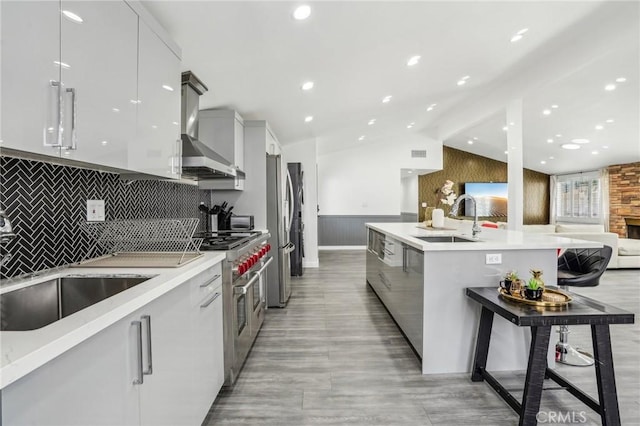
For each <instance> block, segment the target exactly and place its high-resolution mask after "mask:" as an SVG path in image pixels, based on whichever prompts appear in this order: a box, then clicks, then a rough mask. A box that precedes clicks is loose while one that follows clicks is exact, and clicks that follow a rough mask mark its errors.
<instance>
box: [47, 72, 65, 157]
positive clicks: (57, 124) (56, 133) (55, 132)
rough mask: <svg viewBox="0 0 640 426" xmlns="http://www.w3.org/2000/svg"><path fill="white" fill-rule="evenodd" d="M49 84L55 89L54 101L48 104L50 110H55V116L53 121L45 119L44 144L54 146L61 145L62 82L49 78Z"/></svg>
mask: <svg viewBox="0 0 640 426" xmlns="http://www.w3.org/2000/svg"><path fill="white" fill-rule="evenodd" d="M49 86H50V87H51V88H52V89H53V90H54V91H55V95H54V96H52V99H54V100H55V102H52V103H51V105H50V108H52V109H51V110H50V111H55V118H54V120H53V122H49V121H48V120H47V122H46V123H45V129H44V146H50V147H52V148H56V147H61V146H62V133H61V129H62V110H61V109H62V107H61V105H62V98H61V96H62V84H61V83H60V82H59V81H55V80H50V81H49ZM49 118H51V117H49ZM51 139H53V140H51Z"/></svg>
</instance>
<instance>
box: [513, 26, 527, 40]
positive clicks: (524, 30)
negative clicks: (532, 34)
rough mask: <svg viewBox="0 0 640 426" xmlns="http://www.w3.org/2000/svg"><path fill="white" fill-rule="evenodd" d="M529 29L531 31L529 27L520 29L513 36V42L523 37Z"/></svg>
mask: <svg viewBox="0 0 640 426" xmlns="http://www.w3.org/2000/svg"><path fill="white" fill-rule="evenodd" d="M527 31H529V28H523V29H521V30H520V31H518V32H517V33H516V34H515V35H514V36H513V37H511V43H515V42H516V41H518V40H520V39H522V36H523V35H524V33H526V32H527Z"/></svg>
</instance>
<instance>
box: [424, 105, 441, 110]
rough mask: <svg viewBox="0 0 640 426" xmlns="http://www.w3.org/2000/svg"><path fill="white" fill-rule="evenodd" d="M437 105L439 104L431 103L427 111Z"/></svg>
mask: <svg viewBox="0 0 640 426" xmlns="http://www.w3.org/2000/svg"><path fill="white" fill-rule="evenodd" d="M436 105H438V104H431V105H429V106H428V107H427V111H433V109H434V108H435V107H436Z"/></svg>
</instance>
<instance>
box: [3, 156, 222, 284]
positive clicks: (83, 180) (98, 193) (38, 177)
mask: <svg viewBox="0 0 640 426" xmlns="http://www.w3.org/2000/svg"><path fill="white" fill-rule="evenodd" d="M210 196H211V194H210V191H199V190H198V188H197V187H196V186H191V185H182V184H178V183H172V182H161V181H151V180H147V181H123V180H120V179H119V177H118V175H117V174H114V173H105V172H99V171H95V170H87V169H80V168H76V167H66V166H60V165H53V164H49V163H43V162H39V161H31V160H23V159H17V158H12V157H0V208H1V209H2V210H6V212H7V214H8V216H9V218H10V220H11V224H12V226H13V230H14V232H15V233H16V234H17V235H18V237H17V238H16V239H14V240H13V241H12V242H11V243H9V244H8V245H4V244H3V245H2V250H3V252H5V253H6V251H7V250H8V251H9V252H10V253H11V259H9V260H8V261H7V262H6V263H5V265H3V266H2V270H0V278H7V277H13V276H16V275H21V274H25V273H30V272H36V271H40V270H43V269H49V268H53V267H56V266H62V265H66V264H69V263H73V262H78V261H80V260H82V258H83V257H84V255H85V254H86V253H87V251H88V249H89V247H90V244H91V241H89V239H88V238H87V236H86V235H85V234H84V233H82V232H81V231H80V229H79V227H78V224H79V223H80V222H82V221H85V220H86V214H87V200H90V199H98V200H104V201H105V215H106V220H115V219H142V218H182V217H197V218H199V217H200V213H199V211H198V205H199V204H200V202H201V201H203V202H206V203H207V204H208V203H209V200H210Z"/></svg>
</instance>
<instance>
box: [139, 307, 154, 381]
mask: <svg viewBox="0 0 640 426" xmlns="http://www.w3.org/2000/svg"><path fill="white" fill-rule="evenodd" d="M140 319H142V320H143V321H144V322H145V323H146V324H147V369H146V370H143V371H142V374H146V375H151V374H153V364H152V361H151V352H152V350H151V315H143V316H141V317H140Z"/></svg>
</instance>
